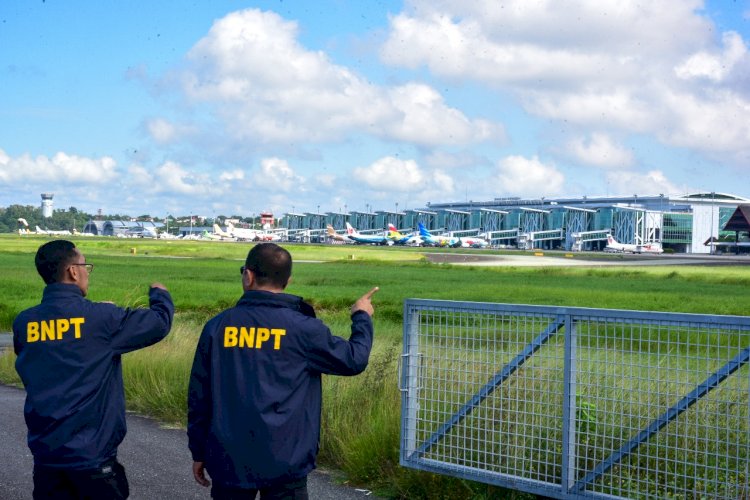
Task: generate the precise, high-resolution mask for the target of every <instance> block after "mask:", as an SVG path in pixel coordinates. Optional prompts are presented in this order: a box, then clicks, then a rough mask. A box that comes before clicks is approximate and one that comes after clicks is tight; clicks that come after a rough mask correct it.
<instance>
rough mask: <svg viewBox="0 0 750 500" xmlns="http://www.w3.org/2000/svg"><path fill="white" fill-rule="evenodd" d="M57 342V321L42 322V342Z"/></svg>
mask: <svg viewBox="0 0 750 500" xmlns="http://www.w3.org/2000/svg"><path fill="white" fill-rule="evenodd" d="M46 340H55V320H53V319H52V320H49V321H42V342H44V341H46Z"/></svg>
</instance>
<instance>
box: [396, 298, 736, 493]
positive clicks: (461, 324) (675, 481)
mask: <svg viewBox="0 0 750 500" xmlns="http://www.w3.org/2000/svg"><path fill="white" fill-rule="evenodd" d="M404 319H405V321H404V353H403V358H402V363H401V370H402V371H401V375H400V385H401V390H402V393H403V405H402V435H401V463H402V464H403V465H406V466H410V467H415V468H418V469H423V470H430V471H434V472H439V473H444V474H450V475H454V476H458V477H463V478H467V479H473V480H477V481H482V482H487V483H491V484H497V485H501V486H506V487H511V488H515V489H518V490H522V491H528V492H531V493H538V494H543V495H546V496H550V497H557V498H611V497H622V498H748V497H749V496H750V490H748V458H749V457H750V436H749V435H748V434H749V432H748V431H750V401H749V396H750V394H749V388H750V383H749V381H750V371H749V370H750V369H749V368H748V361H749V360H750V318H745V317H731V316H707V315H688V314H669V313H646V312H637V311H616V310H596V309H584V308H560V307H542V306H519V305H509V304H483V303H457V302H447V301H422V300H414V299H411V300H408V301H407V302H406V304H405V318H404Z"/></svg>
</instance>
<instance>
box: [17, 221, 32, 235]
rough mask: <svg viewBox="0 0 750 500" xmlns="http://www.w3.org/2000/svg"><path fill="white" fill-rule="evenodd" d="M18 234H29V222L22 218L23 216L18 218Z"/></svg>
mask: <svg viewBox="0 0 750 500" xmlns="http://www.w3.org/2000/svg"><path fill="white" fill-rule="evenodd" d="M18 234H20V235H24V234H30V231H29V223H28V222H26V219H24V218H23V217H19V218H18Z"/></svg>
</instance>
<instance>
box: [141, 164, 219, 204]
mask: <svg viewBox="0 0 750 500" xmlns="http://www.w3.org/2000/svg"><path fill="white" fill-rule="evenodd" d="M154 183H155V186H154V187H155V189H157V191H159V192H164V193H174V194H179V195H190V196H198V197H207V196H218V195H221V194H222V191H221V189H219V188H218V187H217V186H215V185H214V184H213V182H212V180H211V177H210V176H209V175H207V174H201V173H197V172H191V171H189V170H186V169H185V168H184V167H182V166H181V165H180V164H178V163H176V162H173V161H167V162H164V163H163V164H162V165H160V166H159V167H157V168H156V170H155V171H154Z"/></svg>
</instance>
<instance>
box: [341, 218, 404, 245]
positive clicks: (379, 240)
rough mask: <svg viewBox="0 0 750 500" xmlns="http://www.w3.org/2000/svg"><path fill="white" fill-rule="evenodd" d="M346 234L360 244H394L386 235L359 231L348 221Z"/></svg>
mask: <svg viewBox="0 0 750 500" xmlns="http://www.w3.org/2000/svg"><path fill="white" fill-rule="evenodd" d="M346 236H347V237H348V238H349V239H350V240H352V241H354V242H356V243H360V244H370V245H393V242H392V241H391V240H389V239H388V238H386V237H385V236H378V235H375V234H361V233H360V232H359V231H357V230H356V229H354V228H353V227H352V225H351V224H349V223H348V222H347V223H346Z"/></svg>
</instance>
